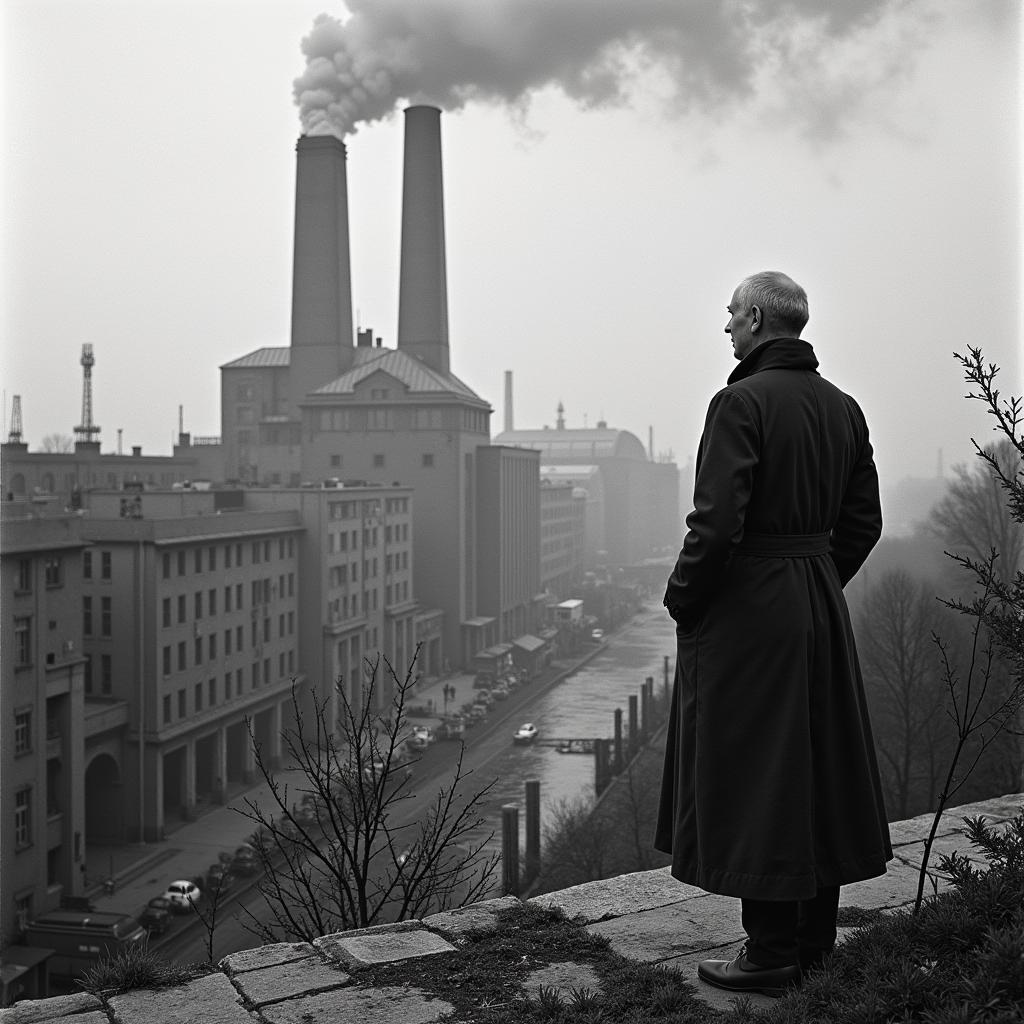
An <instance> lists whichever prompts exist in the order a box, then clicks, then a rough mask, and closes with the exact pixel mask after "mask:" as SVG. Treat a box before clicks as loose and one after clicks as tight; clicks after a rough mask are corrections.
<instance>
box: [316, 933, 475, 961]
mask: <svg viewBox="0 0 1024 1024" xmlns="http://www.w3.org/2000/svg"><path fill="white" fill-rule="evenodd" d="M409 923H410V924H411V925H412V927H410V928H401V929H395V930H391V931H376V932H371V929H368V928H364V929H363V930H362V931H360V932H335V934H333V935H324V936H323V937H322V938H319V939H317V940H316V942H314V943H313V945H314V946H315V947H316V948H317V949H319V950H320V951H321V952H322V953H323V954H324V956H326V957H327V958H328V959H330V960H332V961H334V962H336V963H341V964H343V965H344V966H345V967H346V968H347V969H348V970H350V971H358V970H359V969H360V968H362V967H369V966H371V965H372V964H386V963H392V962H394V961H396V960H409V959H411V958H413V957H419V956H434V955H436V954H437V953H451V952H454V951H455V947H454V946H453V945H452V944H451V943H450V942H448V940H447V939H443V938H442V937H441V936H440V935H435V934H434V932H431V931H428V930H427V929H426V928H424V927H423V925H422V924H420V922H418V921H416V922H409Z"/></svg>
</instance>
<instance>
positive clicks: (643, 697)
mask: <svg viewBox="0 0 1024 1024" xmlns="http://www.w3.org/2000/svg"><path fill="white" fill-rule="evenodd" d="M650 738H651V700H650V694H649V693H648V692H647V684H646V683H644V686H643V689H642V690H641V691H640V741H641V743H642V744H643V745H644V746H646V745H647V741H648V740H649V739H650Z"/></svg>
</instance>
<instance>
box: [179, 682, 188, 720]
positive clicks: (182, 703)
mask: <svg viewBox="0 0 1024 1024" xmlns="http://www.w3.org/2000/svg"><path fill="white" fill-rule="evenodd" d="M187 714H188V710H187V709H186V707H185V691H184V689H181V690H179V691H178V717H179V718H184V717H185V715H187Z"/></svg>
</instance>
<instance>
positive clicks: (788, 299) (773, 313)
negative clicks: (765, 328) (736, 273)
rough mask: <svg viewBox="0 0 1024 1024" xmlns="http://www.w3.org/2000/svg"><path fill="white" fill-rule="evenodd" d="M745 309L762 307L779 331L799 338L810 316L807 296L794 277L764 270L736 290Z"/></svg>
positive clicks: (744, 280)
mask: <svg viewBox="0 0 1024 1024" xmlns="http://www.w3.org/2000/svg"><path fill="white" fill-rule="evenodd" d="M736 292H737V297H738V299H739V301H740V302H741V303H743V305H745V306H747V307H750V306H760V307H761V310H762V311H763V312H764V314H765V315H766V316H767V317H768V319H769V320H771V321H772V322H773V323H775V324H776V326H778V327H782V328H786V329H787V330H791V331H792V332H793V333H794V334H799V333H800V332H801V331H802V330H803V329H804V327H805V326H806V324H807V320H808V318H809V316H810V313H809V312H808V308H807V292H805V291H804V290H803V288H801V287H800V285H798V284H797V283H796V281H794V280H793V279H792V278H791V277H788V276H787V275H786V274H783V273H780V272H779V271H778V270H762V271H761V273H759V274H751V275H750V277H747V278H744V279H743V281H741V282H740V286H739V287H738V288H737V289H736Z"/></svg>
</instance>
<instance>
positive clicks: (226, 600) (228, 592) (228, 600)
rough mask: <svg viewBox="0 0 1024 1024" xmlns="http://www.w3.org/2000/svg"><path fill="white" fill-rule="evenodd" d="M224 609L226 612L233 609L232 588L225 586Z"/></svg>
mask: <svg viewBox="0 0 1024 1024" xmlns="http://www.w3.org/2000/svg"><path fill="white" fill-rule="evenodd" d="M228 550H229V551H230V550H231V549H230V548H228ZM224 611H225V612H229V611H231V588H230V587H225V588H224Z"/></svg>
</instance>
